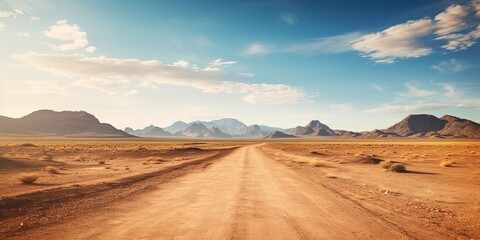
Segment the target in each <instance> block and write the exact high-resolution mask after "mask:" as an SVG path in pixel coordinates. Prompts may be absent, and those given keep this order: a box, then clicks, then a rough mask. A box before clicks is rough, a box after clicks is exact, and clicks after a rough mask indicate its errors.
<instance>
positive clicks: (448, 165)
mask: <svg viewBox="0 0 480 240" xmlns="http://www.w3.org/2000/svg"><path fill="white" fill-rule="evenodd" d="M454 164H455V162H454V161H451V160H450V161H444V162H441V163H440V166H442V167H453V165H454Z"/></svg>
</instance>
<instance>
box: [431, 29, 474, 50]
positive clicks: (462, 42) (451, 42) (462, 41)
mask: <svg viewBox="0 0 480 240" xmlns="http://www.w3.org/2000/svg"><path fill="white" fill-rule="evenodd" d="M479 38H480V25H479V26H478V27H477V28H475V29H474V30H472V31H471V32H469V33H455V34H449V35H445V36H440V37H437V38H435V39H436V40H447V44H445V45H443V46H442V48H445V49H447V50H451V51H458V50H465V49H468V48H470V47H471V46H473V45H474V44H475V43H477V39H479Z"/></svg>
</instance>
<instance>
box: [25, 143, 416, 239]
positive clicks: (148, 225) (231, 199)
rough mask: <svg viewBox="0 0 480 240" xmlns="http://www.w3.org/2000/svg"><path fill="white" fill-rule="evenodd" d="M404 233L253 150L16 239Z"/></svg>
mask: <svg viewBox="0 0 480 240" xmlns="http://www.w3.org/2000/svg"><path fill="white" fill-rule="evenodd" d="M405 234H407V233H406V232H405V231H402V230H401V229H399V228H398V227H395V226H392V225H390V224H388V223H387V222H385V221H384V220H382V219H381V218H379V217H376V216H375V215H374V214H372V213H370V212H368V211H366V210H365V209H363V208H361V207H359V206H358V205H356V204H354V203H352V202H350V201H348V200H347V199H344V198H342V197H341V196H339V195H337V194H335V193H333V192H331V191H330V190H328V189H326V188H323V187H321V186H319V185H318V184H314V183H312V182H310V181H309V180H307V179H306V178H304V177H302V176H301V175H299V174H298V173H296V172H294V171H292V170H290V169H288V168H287V167H285V166H284V165H281V164H279V163H277V162H275V161H274V160H272V159H270V158H269V157H268V156H267V155H265V153H263V152H262V151H261V150H259V149H258V148H257V147H256V146H255V145H253V146H246V147H242V148H239V149H238V150H235V152H233V153H232V154H230V155H228V156H227V157H224V158H223V159H222V160H221V161H218V162H216V163H214V164H212V165H211V166H209V167H208V168H206V170H205V171H202V172H196V173H191V174H188V175H185V176H182V177H179V178H176V179H174V180H172V181H170V182H168V183H165V184H162V185H160V186H159V188H158V189H157V190H155V191H152V192H149V193H145V194H142V195H141V196H139V197H137V198H134V199H133V200H131V201H127V202H118V203H116V204H114V205H112V206H109V207H107V208H106V209H102V210H99V211H98V212H96V213H93V214H87V215H85V216H83V217H79V218H78V219H76V220H75V221H73V222H67V223H64V224H60V225H55V226H49V227H48V228H45V229H37V230H35V231H29V232H26V233H25V235H22V236H17V237H21V238H30V239H32V238H33V237H36V238H40V239H44V238H49V239H59V238H62V239H67V238H68V239H403V238H407V239H408V238H409V237H408V236H407V235H405Z"/></svg>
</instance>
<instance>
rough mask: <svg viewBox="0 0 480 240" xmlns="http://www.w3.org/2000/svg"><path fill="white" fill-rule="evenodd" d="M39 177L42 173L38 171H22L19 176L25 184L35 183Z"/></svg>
mask: <svg viewBox="0 0 480 240" xmlns="http://www.w3.org/2000/svg"><path fill="white" fill-rule="evenodd" d="M39 177H40V175H38V174H36V173H22V174H20V175H19V176H18V180H20V182H22V183H24V184H33V183H34V182H35V181H37V180H38V178H39Z"/></svg>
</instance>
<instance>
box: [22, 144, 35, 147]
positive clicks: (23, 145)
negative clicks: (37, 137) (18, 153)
mask: <svg viewBox="0 0 480 240" xmlns="http://www.w3.org/2000/svg"><path fill="white" fill-rule="evenodd" d="M20 146H21V147H37V145H35V144H33V143H24V144H20Z"/></svg>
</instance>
